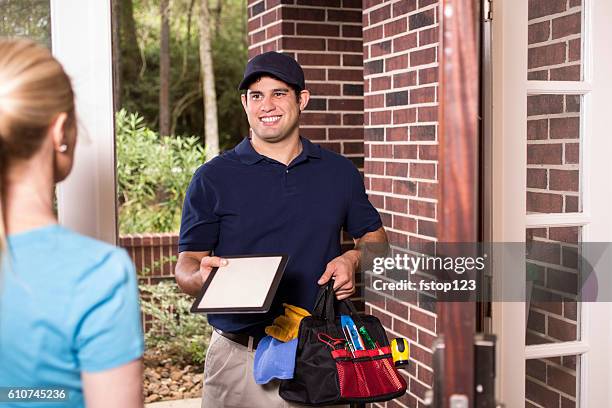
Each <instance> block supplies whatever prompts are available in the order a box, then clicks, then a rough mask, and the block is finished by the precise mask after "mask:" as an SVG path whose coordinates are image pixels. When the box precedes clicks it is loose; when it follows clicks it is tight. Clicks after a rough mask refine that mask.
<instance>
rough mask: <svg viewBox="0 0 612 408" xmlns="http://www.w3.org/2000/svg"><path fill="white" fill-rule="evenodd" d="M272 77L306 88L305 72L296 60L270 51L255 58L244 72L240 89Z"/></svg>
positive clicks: (301, 88)
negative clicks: (256, 80) (257, 79)
mask: <svg viewBox="0 0 612 408" xmlns="http://www.w3.org/2000/svg"><path fill="white" fill-rule="evenodd" d="M262 75H270V76H273V77H275V78H278V79H280V80H281V81H283V82H285V83H287V84H289V85H293V86H296V87H298V88H299V89H300V90H303V89H305V88H306V86H305V84H304V71H303V70H302V67H301V66H300V64H298V63H297V61H296V60H294V59H293V58H291V57H290V56H288V55H285V54H281V53H280V52H276V51H269V52H266V53H263V54H259V55H257V56H256V57H253V58H252V59H251V60H250V61H249V62H248V63H247V66H246V69H245V70H244V78H243V79H242V82H240V86H239V87H238V89H247V88H248V87H249V85H251V84H252V83H253V81H254V80H255V79H256V78H259V77H260V76H262Z"/></svg>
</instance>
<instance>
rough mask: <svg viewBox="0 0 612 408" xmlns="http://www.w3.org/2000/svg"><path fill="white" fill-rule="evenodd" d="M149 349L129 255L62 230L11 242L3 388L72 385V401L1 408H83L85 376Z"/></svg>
mask: <svg viewBox="0 0 612 408" xmlns="http://www.w3.org/2000/svg"><path fill="white" fill-rule="evenodd" d="M143 350H144V344H143V337H142V328H141V321H140V309H139V303H138V285H137V281H136V274H135V271H134V267H133V265H132V262H131V260H130V258H129V257H128V255H127V254H126V252H125V251H124V250H123V249H119V248H116V247H113V246H111V245H108V244H106V243H102V242H100V241H96V240H94V239H91V238H87V237H85V236H82V235H79V234H76V233H74V232H72V231H69V230H67V229H65V228H63V227H60V226H58V225H53V226H47V227H43V228H37V229H34V230H30V231H27V232H24V233H20V234H15V235H10V236H9V237H8V248H7V251H6V252H5V253H4V254H3V261H2V269H1V270H0V387H7V386H14V387H30V386H31V387H65V388H67V389H68V393H69V399H70V400H69V402H63V403H46V404H40V403H35V404H32V403H24V404H12V403H11V404H8V403H0V407H33V406H36V407H41V406H44V407H83V406H84V401H83V386H82V382H81V372H82V371H85V372H98V371H103V370H108V369H111V368H114V367H118V366H121V365H124V364H126V363H128V362H130V361H133V360H135V359H137V358H139V357H140V356H142V353H143ZM109 392H112V390H109Z"/></svg>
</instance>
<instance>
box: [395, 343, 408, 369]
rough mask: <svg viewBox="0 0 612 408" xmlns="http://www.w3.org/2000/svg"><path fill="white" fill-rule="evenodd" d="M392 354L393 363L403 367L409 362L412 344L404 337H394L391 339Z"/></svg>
mask: <svg viewBox="0 0 612 408" xmlns="http://www.w3.org/2000/svg"><path fill="white" fill-rule="evenodd" d="M391 355H392V356H393V364H395V366H396V367H402V366H405V365H407V364H408V361H409V360H410V344H408V340H406V339H405V338H403V337H399V338H397V339H393V340H392V341H391Z"/></svg>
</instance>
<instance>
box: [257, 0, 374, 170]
mask: <svg viewBox="0 0 612 408" xmlns="http://www.w3.org/2000/svg"><path fill="white" fill-rule="evenodd" d="M248 17H249V19H248V30H249V58H252V57H253V56H255V55H257V54H260V53H262V52H266V51H272V50H274V51H279V52H284V53H287V54H289V55H291V56H292V57H294V58H295V59H296V60H297V61H298V62H299V63H300V65H301V66H302V67H303V68H304V74H305V76H306V88H308V89H309V90H310V91H311V93H312V97H311V100H310V103H309V104H308V107H307V109H306V111H305V112H304V113H303V114H302V118H301V120H300V125H301V126H300V127H301V129H302V134H303V135H304V136H306V137H308V138H309V139H310V140H312V141H314V142H316V143H319V144H321V145H322V146H323V147H325V148H327V149H330V150H333V151H335V152H338V153H341V154H343V155H344V156H346V157H348V158H350V159H351V160H352V161H353V162H354V163H355V165H357V167H359V168H362V167H363V114H362V112H363V61H362V39H361V1H360V0H283V1H282V4H281V1H280V0H249V2H248Z"/></svg>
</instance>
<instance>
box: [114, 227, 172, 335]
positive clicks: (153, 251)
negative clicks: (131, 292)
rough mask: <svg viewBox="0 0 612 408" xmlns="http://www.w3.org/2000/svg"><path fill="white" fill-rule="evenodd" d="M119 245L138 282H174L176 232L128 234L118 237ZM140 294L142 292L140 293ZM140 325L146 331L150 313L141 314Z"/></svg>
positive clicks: (150, 319) (149, 324) (148, 326)
mask: <svg viewBox="0 0 612 408" xmlns="http://www.w3.org/2000/svg"><path fill="white" fill-rule="evenodd" d="M119 246H120V247H122V248H124V249H125V250H126V251H127V252H128V255H129V256H130V258H132V261H133V262H134V265H135V266H136V273H137V274H138V283H139V284H141V285H142V284H144V285H150V284H152V285H154V284H157V283H159V282H161V281H164V280H165V281H168V280H169V281H172V282H174V267H175V265H176V257H177V256H178V234H173V233H164V234H159V233H148V234H130V235H122V236H120V237H119ZM141 296H142V293H141ZM141 317H142V327H143V329H144V330H145V332H146V331H148V330H149V328H150V327H151V323H150V322H151V321H152V319H153V317H152V316H150V315H145V314H144V313H143V314H141Z"/></svg>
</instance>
